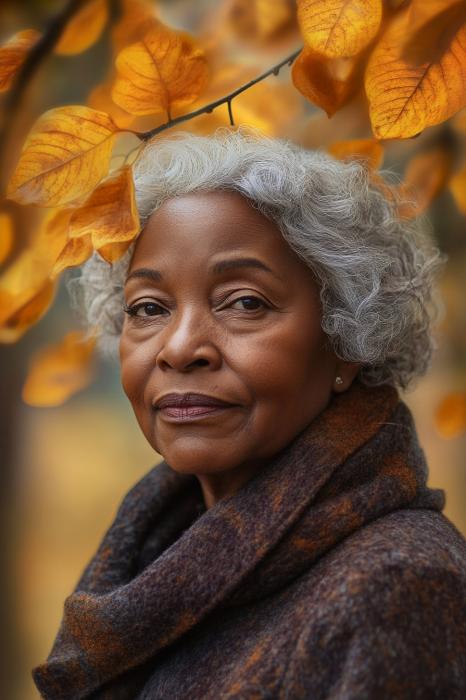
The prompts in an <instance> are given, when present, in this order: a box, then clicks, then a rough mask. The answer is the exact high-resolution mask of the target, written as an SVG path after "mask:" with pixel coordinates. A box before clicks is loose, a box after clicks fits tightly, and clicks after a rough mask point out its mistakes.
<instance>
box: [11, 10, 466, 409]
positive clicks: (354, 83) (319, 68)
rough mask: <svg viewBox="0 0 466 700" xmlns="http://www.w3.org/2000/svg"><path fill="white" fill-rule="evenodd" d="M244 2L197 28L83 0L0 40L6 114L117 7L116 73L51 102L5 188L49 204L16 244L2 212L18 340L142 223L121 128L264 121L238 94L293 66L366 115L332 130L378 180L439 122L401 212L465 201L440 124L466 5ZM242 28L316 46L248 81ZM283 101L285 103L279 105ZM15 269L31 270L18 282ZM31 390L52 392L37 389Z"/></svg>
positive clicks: (152, 132) (259, 42)
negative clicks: (72, 274) (193, 31)
mask: <svg viewBox="0 0 466 700" xmlns="http://www.w3.org/2000/svg"><path fill="white" fill-rule="evenodd" d="M237 2H238V0H224V2H223V3H220V4H221V5H222V8H221V9H222V11H223V13H220V17H221V19H220V20H219V21H218V22H217V23H216V26H215V28H214V29H213V30H212V29H211V30H210V34H209V33H206V32H204V33H202V32H201V33H200V36H199V37H198V38H196V37H194V36H192V35H190V34H188V33H187V32H184V31H178V30H176V29H173V28H171V27H169V26H167V24H166V23H164V22H162V21H161V19H159V18H158V17H157V16H156V12H155V9H156V8H155V6H154V5H153V4H152V3H150V2H148V1H147V0H120V2H119V3H118V7H116V5H115V3H113V2H108V0H87V2H86V1H83V2H79V0H72V1H71V2H69V3H68V5H67V6H66V8H65V9H64V10H63V12H62V13H61V14H60V15H59V16H58V17H57V18H55V20H54V21H53V22H52V23H51V25H50V27H49V30H48V31H47V32H46V33H45V34H44V36H43V37H42V38H40V37H39V36H38V34H37V32H35V30H25V31H22V32H19V33H18V34H17V35H15V36H14V37H13V38H12V39H11V40H10V41H9V42H7V43H6V44H5V45H4V46H3V48H0V91H4V92H5V93H6V94H7V95H8V94H9V97H7V99H6V101H5V102H4V105H3V109H4V124H8V119H12V114H14V112H15V105H16V104H18V99H19V96H20V95H21V92H22V90H23V89H24V86H25V84H26V83H27V81H28V79H29V78H30V76H31V75H32V73H33V72H34V70H37V66H38V61H40V60H41V59H42V58H43V57H44V56H45V55H47V54H48V53H49V52H51V51H52V50H54V51H55V52H58V53H60V54H61V55H78V54H79V53H82V52H83V51H86V50H88V49H89V48H90V47H92V46H93V45H94V44H95V43H96V42H97V41H98V40H99V37H100V36H101V34H102V31H103V28H104V27H105V26H108V22H109V18H113V24H112V22H110V24H111V26H110V28H109V31H110V36H111V42H112V57H111V61H110V63H111V66H110V70H109V74H108V78H107V79H106V80H105V81H104V82H103V83H101V84H98V85H97V86H95V87H94V89H93V90H92V92H91V93H90V95H89V99H88V103H87V104H86V105H72V106H68V105H67V106H61V107H54V108H52V109H49V110H48V111H46V112H45V113H44V114H42V115H40V116H39V118H38V119H37V120H36V121H35V123H34V124H33V125H32V128H31V131H30V133H29V135H28V136H27V138H26V140H25V142H24V144H23V147H22V150H21V153H20V154H19V158H18V162H17V165H16V167H15V169H14V172H13V173H12V175H11V177H10V179H9V183H8V187H7V191H6V197H7V199H8V200H11V201H14V202H16V203H17V204H19V205H21V206H22V207H43V208H46V209H48V210H49V211H48V212H47V213H46V214H45V216H44V218H43V221H42V224H41V225H40V226H39V227H38V228H37V230H36V231H35V232H34V233H33V235H32V236H31V242H30V244H29V246H27V247H26V249H24V250H22V251H21V252H20V253H19V254H18V255H16V256H15V255H14V234H13V230H14V221H12V220H11V217H10V216H9V214H8V213H7V212H6V211H3V212H0V225H1V226H2V231H5V232H7V231H9V233H4V234H2V235H3V239H4V240H6V241H10V244H8V243H7V244H5V245H4V246H3V252H2V247H1V242H0V255H3V260H4V261H6V262H7V264H6V267H5V270H4V272H3V274H2V275H1V276H0V301H2V310H1V312H0V341H3V342H15V341H16V340H18V339H19V338H20V337H22V335H23V334H24V333H25V332H26V331H27V330H28V328H30V327H31V326H32V325H34V324H35V323H37V322H38V321H39V320H40V318H42V316H43V315H44V314H45V313H46V311H47V310H48V309H49V308H50V306H51V304H52V301H53V298H54V295H55V290H56V287H57V282H58V280H59V278H60V275H61V274H62V273H63V272H64V271H65V270H67V269H68V268H70V267H73V266H77V265H81V264H82V263H83V262H84V261H85V260H86V259H87V258H88V257H89V256H90V255H92V253H93V252H94V251H97V252H98V254H99V255H101V256H102V257H103V258H104V259H105V260H106V261H107V262H109V263H111V264H112V263H114V262H115V261H116V260H118V259H119V258H120V257H121V256H122V255H123V254H124V252H125V251H126V250H127V249H128V247H129V245H131V243H132V242H133V241H134V239H135V238H136V236H137V235H138V233H139V231H140V226H139V221H138V216H137V211H136V207H135V202H134V185H133V181H132V175H131V167H130V166H128V165H127V164H125V165H124V166H123V167H122V168H120V169H118V170H116V171H114V170H112V154H113V153H114V152H115V144H116V142H117V139H118V137H119V136H120V135H121V134H131V135H133V136H135V137H137V139H139V141H140V142H141V145H144V144H145V143H147V142H148V141H149V140H153V139H157V138H158V137H159V136H160V134H161V133H162V132H164V131H166V130H168V129H171V128H174V127H179V125H181V124H186V123H188V122H189V126H190V129H192V130H193V131H196V130H197V129H199V128H200V127H199V123H200V122H199V117H202V119H203V120H204V121H203V124H202V128H203V129H204V130H206V131H207V132H209V130H210V131H213V130H214V129H215V128H216V127H217V126H219V125H220V124H227V125H229V126H230V127H232V128H233V127H234V125H235V122H236V121H238V123H240V122H243V121H247V122H252V123H254V117H251V113H249V114H247V115H246V114H244V113H243V114H242V113H241V109H239V115H234V112H235V111H236V110H237V109H238V107H235V105H239V101H238V100H239V98H240V96H242V98H244V97H245V95H246V94H253V92H254V90H258V89H259V87H260V86H261V85H262V86H264V85H265V84H266V83H269V82H270V81H267V78H269V77H270V76H273V75H275V76H277V75H278V74H279V73H280V71H281V69H282V68H284V67H285V66H291V85H289V86H288V87H289V89H290V90H294V95H295V98H296V99H300V100H304V101H305V102H307V104H309V105H311V106H312V109H313V111H314V113H315V110H319V109H320V110H323V112H324V113H326V114H327V116H328V118H332V117H333V116H334V115H336V114H338V113H341V112H343V111H344V110H348V113H351V114H353V115H354V114H357V115H358V119H359V122H360V123H361V124H363V125H364V124H365V125H366V127H365V131H366V133H365V134H364V135H362V136H361V137H359V138H353V139H350V140H343V141H335V142H333V143H331V144H328V146H327V150H328V151H329V152H330V153H331V154H332V155H333V156H334V157H336V158H342V159H347V158H354V157H357V158H359V159H364V160H365V162H366V163H367V167H369V168H370V169H371V170H372V171H373V173H374V178H376V177H378V176H377V174H376V171H377V169H378V168H380V167H381V165H382V162H383V157H384V152H385V151H386V150H387V149H388V150H390V148H391V147H392V144H396V143H400V142H401V141H403V140H405V142H406V143H407V142H408V141H406V140H410V139H412V137H414V136H417V135H419V134H420V133H421V132H423V131H425V130H428V129H430V130H432V133H433V136H432V139H431V140H430V142H429V141H426V142H425V143H426V146H424V147H423V148H422V149H420V150H419V151H418V152H417V153H416V154H415V155H414V157H413V158H412V159H411V161H410V162H409V164H408V167H407V168H406V171H405V178H404V182H403V183H402V184H401V185H400V186H399V189H400V191H401V193H406V194H408V195H410V194H412V195H414V194H416V201H415V202H413V204H412V206H411V207H408V208H405V209H404V211H403V212H400V213H401V214H402V215H403V216H409V217H410V216H416V215H418V214H419V213H421V212H422V211H425V210H427V208H428V207H429V205H430V203H431V202H432V201H433V200H434V198H435V197H436V196H437V195H438V194H439V193H440V192H441V191H442V190H443V189H444V188H445V187H446V186H448V185H449V186H450V187H451V191H452V193H453V196H454V197H455V200H456V202H457V204H458V207H459V208H460V210H461V211H463V212H465V213H466V192H465V190H466V164H464V165H461V164H460V165H459V166H458V165H457V163H456V161H455V158H454V157H453V150H454V148H453V146H452V142H450V144H449V145H447V144H446V141H445V139H444V138H443V140H442V139H441V138H440V136H436V135H435V134H436V131H435V129H436V127H439V125H445V124H446V123H447V122H448V123H450V122H451V123H452V125H454V128H455V129H456V131H457V133H458V135H459V136H458V138H461V134H463V133H464V132H465V131H466V119H465V118H464V116H463V114H459V115H458V116H455V115H457V113H459V112H460V111H461V110H462V109H463V108H464V107H465V106H466V49H465V47H466V6H465V3H463V2H460V1H459V0H433V1H432V2H429V3H424V2H423V1H422V0H410V2H401V3H400V2H399V0H350V1H348V0H338V1H337V2H336V3H332V6H331V7H329V3H327V2H325V0H297V3H296V7H295V5H294V3H292V2H291V0H277V2H276V3H273V8H272V5H271V4H268V3H250V7H248V9H247V10H244V4H243V5H242V7H243V15H242V18H243V19H242V21H243V23H244V26H243V25H241V26H237V25H238V19H237V17H238V13H235V6H236V4H237ZM244 12H246V15H247V16H246V18H245V17H244ZM247 13H249V14H247ZM232 34H234V35H235V37H234V38H235V40H236V41H237V42H238V41H249V42H251V41H252V42H253V44H252V45H253V46H254V48H255V50H256V51H258V52H259V53H260V51H261V50H263V47H264V46H265V47H269V46H270V45H271V44H273V42H274V41H277V37H278V38H280V37H281V36H285V35H286V36H287V37H288V40H289V41H290V42H293V45H294V46H296V45H297V44H298V42H299V43H300V44H301V43H302V42H304V46H301V47H300V48H299V49H294V50H292V51H291V52H290V51H288V52H287V55H286V58H284V59H283V60H281V61H279V62H278V63H276V62H274V63H273V65H272V66H271V67H269V68H267V69H266V70H262V71H258V74H257V75H256V76H255V77H251V76H249V78H248V79H241V78H242V76H243V74H244V71H243V72H242V71H241V68H240V67H239V66H238V65H236V64H235V63H234V61H233V60H232V59H231V58H230V57H229V54H228V53H227V51H226V49H224V48H223V47H224V45H228V43H229V42H230V43H231V36H232ZM246 35H247V36H246ZM250 45H251V44H250ZM282 55H283V54H282ZM269 65H270V64H269ZM225 75H229V77H225ZM232 76H233V77H232ZM292 86H293V87H292ZM281 88H283V84H281ZM269 89H273V88H269ZM277 89H278V88H277ZM219 93H220V96H219ZM288 94H289V93H288ZM189 106H191V111H188V109H187V108H188V107H189ZM193 106H194V109H193V108H192V107H193ZM222 106H226V107H227V114H224V113H223V111H222V110H220V109H219V108H220V107H222ZM234 107H235V109H234ZM287 107H288V105H287V104H282V111H286V110H287ZM351 110H353V111H352V112H351ZM265 114H266V107H265V104H264V103H262V105H261V108H260V109H257V111H256V118H257V120H259V118H261V119H262V121H260V122H258V124H259V125H260V127H262V128H264V123H265V128H266V130H267V129H269V131H270V133H277V128H275V127H276V124H275V126H274V123H273V121H274V120H273V118H271V119H270V123H269V124H267V123H266V117H265V116H264V115H265ZM276 114H277V113H276ZM309 118H312V117H309ZM453 118H454V119H453ZM5 120H6V121H5ZM147 120H149V124H148V122H147ZM275 121H277V119H276V118H275ZM370 132H372V133H370ZM279 133H280V132H279V129H278V134H279ZM301 133H302V132H301ZM131 148H133V146H131ZM129 149H130V147H129V146H128V151H127V153H126V157H125V154H123V156H124V161H127V160H128V156H129V153H130V150H129ZM412 199H413V200H414V197H412ZM0 206H1V205H0ZM116 222H118V225H116ZM122 222H123V223H122ZM27 270H33V274H25V271H27ZM18 279H22V280H23V281H24V280H26V281H25V282H24V283H23V284H22V285H21V284H18V283H17V280H18ZM66 347H67V348H68V349H69V348H70V347H71V346H70V344H69V343H68V344H67V345H66ZM84 355H85V357H86V358H87V360H86V361H89V355H88V354H86V353H84ZM69 393H70V392H68V393H67V392H66V391H65V392H64V393H63V395H62V400H64V399H65V398H66V396H67V395H69ZM45 394H47V392H45ZM27 399H28V400H29V401H30V402H31V403H34V402H35V403H36V404H39V403H41V401H42V402H45V403H47V399H45V400H44V399H41V398H39V399H37V398H36V399H35V400H34V397H32V395H30V394H28V396H27Z"/></svg>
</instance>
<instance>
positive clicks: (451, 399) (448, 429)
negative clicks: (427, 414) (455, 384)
mask: <svg viewBox="0 0 466 700" xmlns="http://www.w3.org/2000/svg"><path fill="white" fill-rule="evenodd" d="M435 423H436V426H437V429H438V431H439V433H440V434H441V435H443V437H446V438H452V437H456V436H458V435H461V434H462V433H464V432H465V431H466V394H465V393H464V392H453V393H451V394H448V396H445V398H444V399H443V400H442V401H441V402H440V403H439V405H438V406H437V408H436V411H435Z"/></svg>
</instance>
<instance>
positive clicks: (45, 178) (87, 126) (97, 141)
mask: <svg viewBox="0 0 466 700" xmlns="http://www.w3.org/2000/svg"><path fill="white" fill-rule="evenodd" d="M118 131H119V129H118V127H117V126H116V124H115V123H114V122H113V121H112V119H111V118H110V117H109V116H108V114H105V112H97V111H96V110H93V109H90V107H82V106H71V107H56V108H54V109H50V110H49V111H48V112H45V114H43V115H42V116H41V117H39V119H38V120H37V122H36V123H35V124H34V126H33V128H32V130H31V132H30V134H29V136H28V138H27V140H26V143H25V145H24V147H23V151H22V153H21V156H20V159H19V163H18V164H17V166H16V170H15V172H14V173H13V177H12V178H11V180H10V183H9V185H8V191H7V196H8V197H9V198H10V199H13V200H14V201H16V202H19V203H20V204H37V205H39V206H43V207H58V206H63V205H64V204H69V203H70V202H73V201H75V200H77V199H80V198H81V197H83V196H85V195H87V194H89V192H92V190H93V189H94V188H95V186H96V185H97V184H98V183H99V182H100V180H101V179H102V178H103V177H104V176H105V175H106V174H107V172H108V168H109V163H110V156H111V152H112V147H113V143H114V140H115V135H116V133H117V132H118Z"/></svg>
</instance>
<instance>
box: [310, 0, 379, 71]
mask: <svg viewBox="0 0 466 700" xmlns="http://www.w3.org/2000/svg"><path fill="white" fill-rule="evenodd" d="M381 20H382V0H332V2H329V0H298V22H299V25H300V28H301V33H302V35H303V37H304V40H305V42H306V44H307V46H308V47H309V48H310V49H311V50H312V51H313V52H314V53H317V54H320V55H321V56H325V57H326V58H346V57H348V56H355V55H356V54H358V53H359V52H360V51H362V49H364V48H365V47H366V46H367V45H368V44H369V43H370V42H371V41H372V39H373V38H374V37H375V35H376V34H377V32H378V29H379V27H380V22H381Z"/></svg>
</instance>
